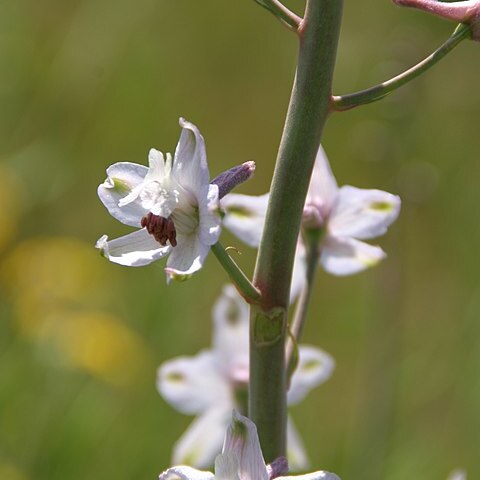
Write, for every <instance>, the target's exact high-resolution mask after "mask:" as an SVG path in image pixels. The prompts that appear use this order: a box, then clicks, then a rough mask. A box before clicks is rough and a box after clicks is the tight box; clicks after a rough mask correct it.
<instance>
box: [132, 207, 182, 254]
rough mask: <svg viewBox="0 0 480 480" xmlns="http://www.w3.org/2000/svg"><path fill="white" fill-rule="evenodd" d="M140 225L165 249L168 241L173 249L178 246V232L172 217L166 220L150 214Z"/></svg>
mask: <svg viewBox="0 0 480 480" xmlns="http://www.w3.org/2000/svg"><path fill="white" fill-rule="evenodd" d="M140 225H141V226H142V228H146V229H147V232H148V233H149V234H150V235H153V237H154V238H155V240H156V241H157V242H158V243H160V245H162V246H163V247H165V246H166V245H167V241H169V242H170V245H171V246H172V247H176V246H177V231H176V230H175V224H174V223H173V220H172V217H168V218H164V217H160V216H159V215H154V214H153V213H152V212H149V213H148V214H147V215H146V216H145V217H143V218H142V220H141V221H140Z"/></svg>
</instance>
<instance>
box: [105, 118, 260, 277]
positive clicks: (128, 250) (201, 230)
mask: <svg viewBox="0 0 480 480" xmlns="http://www.w3.org/2000/svg"><path fill="white" fill-rule="evenodd" d="M180 126H181V127H182V133H181V135H180V139H179V141H178V145H177V148H176V150H175V155H174V157H173V159H172V156H171V155H170V154H169V153H167V154H166V155H165V156H164V155H163V153H162V152H159V151H158V150H155V149H154V148H152V149H151V150H150V153H149V155H148V161H149V167H148V168H147V167H145V166H143V165H137V164H135V163H129V162H120V163H115V164H114V165H111V166H110V167H109V168H108V169H107V179H106V180H105V182H103V183H102V184H101V185H100V186H99V187H98V196H99V197H100V200H101V201H102V202H103V204H104V205H105V207H107V209H108V211H109V213H110V214H111V215H112V216H113V217H115V218H116V219H117V220H119V221H120V222H122V223H124V224H125V225H129V226H131V227H136V228H137V229H138V230H136V231H134V232H133V233H130V234H128V235H125V236H123V237H120V238H116V239H114V240H108V237H107V236H106V235H104V236H102V237H101V238H100V239H99V240H98V241H97V245H96V246H97V248H99V249H100V250H101V252H102V254H103V255H104V256H105V257H106V258H108V259H109V260H110V261H112V262H115V263H119V264H121V265H127V266H132V267H138V266H143V265H147V264H149V263H151V262H153V261H154V260H157V259H159V258H162V257H165V256H167V255H169V258H168V260H167V266H166V268H165V271H166V273H167V276H168V278H177V279H185V278H188V276H190V275H191V274H193V273H194V272H196V271H198V270H199V269H200V268H201V267H202V265H203V263H204V260H205V257H206V256H207V254H208V252H209V250H210V247H211V246H212V245H213V244H214V243H216V242H217V241H218V238H219V235H220V231H221V228H220V223H221V219H220V215H219V209H218V201H219V198H221V196H223V195H224V194H225V193H227V192H228V191H230V190H231V189H232V188H233V187H234V186H235V185H236V184H238V183H240V182H241V181H244V180H246V179H247V178H249V177H250V176H251V175H252V173H253V170H254V167H255V164H254V163H253V162H246V163H245V164H243V165H240V166H238V167H234V168H233V169H230V170H229V171H227V172H224V173H223V174H221V175H219V176H218V177H217V178H216V179H215V180H213V181H212V183H210V174H209V171H208V165H207V155H206V150H205V142H204V139H203V137H202V135H201V134H200V132H199V130H198V128H197V127H196V126H195V125H193V124H192V123H190V122H187V121H186V120H184V119H183V118H181V119H180Z"/></svg>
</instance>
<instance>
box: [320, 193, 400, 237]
mask: <svg viewBox="0 0 480 480" xmlns="http://www.w3.org/2000/svg"><path fill="white" fill-rule="evenodd" d="M399 213H400V197H398V196H397V195H392V194H391V193H388V192H383V191H382V190H366V189H363V188H355V187H350V186H349V185H346V186H344V187H342V188H341V189H340V191H339V193H338V198H337V202H336V204H335V207H334V208H333V210H332V213H331V215H330V220H329V222H328V231H329V233H330V234H331V235H333V236H335V237H353V238H358V239H359V240H366V239H369V238H374V237H378V236H380V235H383V234H384V233H385V232H386V231H387V228H388V227H389V226H390V225H391V224H392V223H393V222H394V221H395V220H396V219H397V217H398V214H399Z"/></svg>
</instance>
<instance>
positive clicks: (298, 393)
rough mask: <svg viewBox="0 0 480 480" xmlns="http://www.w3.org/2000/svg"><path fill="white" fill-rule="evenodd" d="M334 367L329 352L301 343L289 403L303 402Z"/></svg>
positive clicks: (328, 375)
mask: <svg viewBox="0 0 480 480" xmlns="http://www.w3.org/2000/svg"><path fill="white" fill-rule="evenodd" d="M334 368H335V361H334V360H333V358H332V357H331V356H330V355H329V354H328V353H327V352H324V351H323V350H320V349H319V348H316V347H311V346H310V345H300V346H299V358H298V366H297V368H296V370H295V372H294V373H293V376H292V382H291V384H290V389H289V391H288V404H289V405H295V404H297V403H299V402H301V401H302V400H303V399H304V398H305V397H306V396H307V395H308V393H309V392H310V390H312V389H313V388H315V387H318V385H320V384H322V383H323V382H326V381H327V380H328V379H329V378H330V376H331V375H332V372H333V369H334Z"/></svg>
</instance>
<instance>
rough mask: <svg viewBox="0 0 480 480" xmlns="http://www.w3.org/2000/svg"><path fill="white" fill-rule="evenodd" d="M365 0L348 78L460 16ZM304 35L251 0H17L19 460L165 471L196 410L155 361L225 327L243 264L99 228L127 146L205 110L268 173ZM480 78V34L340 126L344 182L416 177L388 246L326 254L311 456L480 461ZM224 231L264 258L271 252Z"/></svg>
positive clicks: (262, 188) (15, 456) (395, 63)
mask: <svg viewBox="0 0 480 480" xmlns="http://www.w3.org/2000/svg"><path fill="white" fill-rule="evenodd" d="M345 3H346V5H345V13H344V20H345V21H344V25H343V30H342V34H341V40H340V47H339V54H338V68H337V71H336V76H335V92H336V93H347V92H349V91H353V90H358V89H360V88H364V87H367V86H370V85H371V84H374V83H378V82H379V81H381V80H383V79H386V78H388V77H390V76H392V75H394V74H396V73H398V72H400V71H401V70H402V69H404V68H406V67H408V66H410V65H411V64H413V63H415V62H416V61H417V60H419V59H420V58H422V57H423V56H424V55H426V54H427V53H429V52H430V51H431V50H433V49H434V48H436V47H437V46H438V45H439V44H440V43H441V42H442V41H443V40H444V39H446V38H447V36H448V35H449V34H450V32H451V31H452V29H453V26H452V25H449V24H446V23H443V22H442V21H440V20H438V19H434V18H429V17H427V16H426V15H423V14H421V13H418V12H414V11H410V10H402V9H400V8H397V7H395V6H394V5H393V3H391V2H389V1H388V0H364V1H362V2H354V1H346V2H345ZM302 4H303V2H301V1H300V0H295V1H293V0H292V2H290V6H291V7H292V8H294V9H296V10H297V11H298V12H300V11H301V10H302ZM296 49H297V45H296V39H295V38H294V36H293V35H292V34H290V33H289V32H288V31H287V30H286V29H284V28H282V26H281V25H280V24H279V23H277V22H276V21H275V19H274V18H273V17H271V16H270V15H269V14H268V13H266V12H265V11H263V10H262V9H261V8H259V7H258V6H257V5H255V3H254V2H253V1H249V0H244V1H235V2H232V1H228V0H223V1H221V0H207V1H198V0H168V1H167V0H136V1H133V0H116V1H113V0H70V1H59V0H42V1H33V0H15V1H9V0H7V1H4V2H1V3H0V102H1V103H0V104H1V109H0V161H1V164H0V175H1V184H2V187H1V188H0V205H1V210H0V279H1V290H0V298H1V306H0V315H1V321H0V478H1V480H33V479H35V480H60V479H62V480H63V479H69V480H77V479H78V480H80V479H82V480H84V479H88V478H92V479H93V478H94V479H113V478H115V479H119V480H120V479H121V480H130V479H132V480H133V479H136V480H138V479H152V478H156V475H157V474H158V473H159V472H160V471H161V470H163V469H164V468H165V467H167V466H168V464H169V456H170V450H171V446H172V444H173V443H174V441H175V440H176V439H177V438H178V437H179V436H180V434H181V433H182V432H183V431H184V429H185V428H186V426H187V425H188V423H189V421H190V419H189V418H187V417H184V416H182V415H180V414H177V413H176V412H174V411H173V410H172V409H171V408H170V407H169V406H168V405H167V404H166V403H165V402H164V401H163V400H162V399H161V398H160V396H159V395H158V393H157V392H156V389H155V375H156V368H157V366H158V365H159V364H160V363H161V362H163V361H165V360H167V359H170V358H172V357H174V356H178V355H181V354H182V355H184V354H185V355H189V354H194V353H196V352H197V351H198V350H200V349H202V348H205V347H207V346H208V345H209V342H210V330H211V323H210V311H211V306H212V304H213V302H214V300H215V299H216V297H217V296H218V294H219V293H220V291H221V286H222V285H223V284H224V283H225V282H226V277H225V275H224V274H223V272H222V271H221V270H220V268H219V266H218V265H217V263H216V262H215V259H214V258H213V256H210V257H209V258H208V262H207V265H206V268H205V269H204V270H203V271H202V272H201V273H199V274H198V275H197V276H196V277H195V278H193V279H192V280H190V281H189V282H187V283H184V284H173V285H171V286H169V287H168V288H167V286H166V285H165V281H164V276H163V272H162V265H160V264H155V265H152V266H150V267H146V268H140V269H128V268H122V267H120V266H117V265H113V264H109V263H108V262H106V261H104V260H103V259H102V258H101V257H100V256H99V255H98V254H97V252H96V251H94V249H93V244H94V242H95V240H96V239H97V238H98V237H99V236H100V235H102V234H103V233H107V232H108V234H109V235H110V236H111V237H114V236H116V235H122V234H124V233H126V232H127V231H128V228H127V227H124V226H122V225H120V224H118V223H117V222H116V221H115V220H114V219H113V218H111V217H110V216H109V215H108V213H107V212H106V210H105V209H104V208H103V206H102V205H101V204H100V202H99V201H98V199H97V197H96V187H97V185H98V184H99V183H100V182H101V181H103V179H104V176H105V174H104V172H105V168H106V167H107V166H108V165H110V164H112V163H114V162H116V161H121V160H128V161H133V162H137V163H145V162H146V159H147V152H148V149H149V148H150V147H157V148H159V149H161V150H163V151H173V150H174V148H175V145H176V141H177V138H178V135H179V127H178V123H177V119H178V117H179V116H185V117H186V118H187V119H189V120H191V121H193V122H194V123H196V124H197V125H198V126H199V127H200V129H201V130H202V132H203V134H204V136H205V139H206V142H207V150H208V154H209V162H210V170H211V172H212V174H213V175H216V174H217V173H219V172H220V171H222V170H224V169H226V168H228V167H230V166H232V165H235V164H238V163H240V162H242V161H245V160H248V159H255V160H256V162H257V173H256V176H255V178H254V179H253V180H252V181H250V182H249V183H248V184H247V185H245V186H243V187H242V188H241V190H240V191H241V192H244V193H250V194H261V193H264V192H266V191H267V190H268V186H269V180H270V178H271V174H272V170H273V165H274V160H275V156H276V149H277V147H278V143H279V139H280V135H281V131H282V125H283V121H284V117H285V112H286V107H287V103H288V98H289V92H290V88H291V84H292V79H293V75H294V68H295V57H296ZM479 79H480V45H479V44H474V43H473V42H468V43H465V44H462V45H461V46H460V47H459V48H458V50H457V51H455V52H454V53H453V54H451V55H450V56H449V57H448V58H447V59H446V60H444V61H443V62H442V63H441V64H439V65H438V66H436V67H435V69H434V70H433V71H431V72H429V73H428V74H427V75H425V76H423V77H422V78H420V79H418V80H417V81H415V82H414V83H413V84H411V85H409V86H407V87H404V88H403V89H402V90H401V91H399V92H397V93H395V94H393V95H391V96H390V97H388V98H387V99H385V100H383V101H382V102H380V103H377V104H375V105H371V106H366V107H363V108H359V109H358V110H354V111H351V112H346V113H342V114H337V115H334V116H333V117H332V118H331V121H330V122H329V123H328V126H327V128H326V131H325V136H324V146H325V148H326V150H327V153H328V155H329V157H330V160H331V163H332V167H333V169H334V172H335V174H336V176H337V179H338V181H339V183H340V184H352V185H355V186H360V187H365V188H368V187H370V188H380V189H384V190H388V191H391V192H395V193H398V194H400V195H401V197H402V200H403V207H402V213H401V217H400V219H399V221H398V222H397V223H396V224H395V225H394V226H393V227H392V228H391V229H390V231H389V233H388V235H387V236H386V237H384V238H382V239H380V240H379V243H380V244H381V245H382V246H383V247H384V249H385V250H386V251H387V252H388V254H389V258H388V259H387V260H386V261H385V262H384V263H383V264H382V265H381V266H379V267H378V268H376V269H374V270H371V271H368V272H366V273H363V274H360V275H356V276H352V277H349V278H343V279H342V278H341V279H339V278H334V277H331V276H328V275H327V274H325V273H323V272H320V273H319V275H318V280H317V290H316V293H315V298H314V302H313V305H312V311H311V315H310V320H309V324H308V325H307V328H306V332H305V337H304V338H305V341H306V342H307V343H310V344H314V345H318V346H321V347H323V348H324V349H325V350H327V351H328V352H330V353H331V354H332V355H333V356H334V357H335V358H336V361H337V369H336V371H335V373H334V376H333V378H332V379H331V380H330V381H329V382H327V383H326V384H325V385H323V386H321V387H320V388H318V389H317V390H316V391H314V392H313V393H312V394H310V396H309V397H308V399H307V400H306V401H305V402H304V403H303V404H302V405H301V407H297V408H295V409H294V410H293V412H292V413H293V416H294V418H295V420H296V422H297V425H298V427H299V429H300V431H301V432H302V434H303V436H304V439H305V442H306V444H307V447H308V451H309V454H310V456H311V458H312V467H313V468H315V469H317V468H324V469H328V470H332V471H335V472H337V473H338V474H339V475H340V476H341V477H342V478H343V479H344V480H348V479H355V480H367V479H368V480H380V479H384V480H402V479H405V478H419V479H425V480H430V479H431V480H434V479H435V480H436V479H445V478H446V476H447V474H448V472H449V471H451V470H452V469H454V468H456V467H463V468H466V469H467V471H468V473H469V478H472V479H475V478H479V476H480V460H479V459H480V457H479V456H478V449H479V444H480V434H479V432H480V409H479V405H480V383H479V373H480V372H479V366H480V323H479V316H480V277H479V274H478V272H479V271H480V257H479V254H478V245H479V244H480V222H479V215H478V205H479V203H480V189H479V185H480V169H479V168H478V161H479V155H478V152H479V149H480V135H479V130H478V125H479V123H478V118H479V111H480V89H479ZM224 243H225V244H231V245H236V246H238V247H239V248H241V250H242V252H243V255H242V257H241V258H240V262H241V264H242V265H243V266H244V267H245V268H246V269H247V270H248V271H252V267H253V261H254V252H253V251H251V250H249V249H248V248H247V247H244V246H242V245H240V244H239V242H238V241H236V240H235V239H234V238H233V237H231V236H229V235H228V234H227V233H225V234H224ZM206 434H208V432H206Z"/></svg>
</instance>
